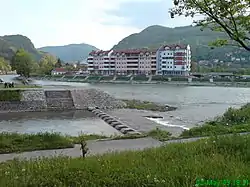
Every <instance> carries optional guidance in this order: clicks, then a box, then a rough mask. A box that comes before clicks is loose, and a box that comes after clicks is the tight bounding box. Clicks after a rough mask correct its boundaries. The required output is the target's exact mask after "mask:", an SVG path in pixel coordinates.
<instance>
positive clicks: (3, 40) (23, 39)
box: [0, 34, 42, 60]
mask: <svg viewBox="0 0 250 187" xmlns="http://www.w3.org/2000/svg"><path fill="white" fill-rule="evenodd" d="M20 48H23V49H24V50H25V51H27V52H29V53H30V54H31V55H32V56H33V57H34V58H35V59H36V60H39V59H40V58H41V57H42V53H41V52H39V51H38V50H36V48H35V46H34V44H33V43H32V41H31V40H30V38H28V37H27V36H24V35H21V34H15V35H4V36H0V56H2V57H4V58H5V59H7V60H10V59H11V58H12V57H13V55H14V54H15V52H16V51H17V50H18V49H20Z"/></svg>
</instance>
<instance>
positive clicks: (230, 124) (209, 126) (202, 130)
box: [180, 104, 250, 138]
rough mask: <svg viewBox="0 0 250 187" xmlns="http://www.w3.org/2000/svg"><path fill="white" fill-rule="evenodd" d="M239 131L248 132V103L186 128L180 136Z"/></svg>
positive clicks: (249, 105) (249, 122)
mask: <svg viewBox="0 0 250 187" xmlns="http://www.w3.org/2000/svg"><path fill="white" fill-rule="evenodd" d="M240 132H250V104H246V105H244V106H242V107H241V108H239V109H235V108H229V109H228V110H227V111H226V112H225V113H224V114H223V115H222V116H221V117H218V118H217V119H215V120H213V121H210V122H207V123H205V124H204V125H202V126H200V127H194V128H191V129H190V130H186V131H184V132H183V133H182V134H181V135H180V137H182V138H190V137H200V136H211V135H222V134H230V133H240Z"/></svg>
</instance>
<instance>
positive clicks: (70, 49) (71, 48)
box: [38, 43, 99, 62]
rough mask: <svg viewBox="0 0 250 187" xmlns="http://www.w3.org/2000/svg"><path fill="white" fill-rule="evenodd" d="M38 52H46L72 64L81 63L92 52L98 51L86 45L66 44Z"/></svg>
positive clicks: (43, 48) (45, 48)
mask: <svg viewBox="0 0 250 187" xmlns="http://www.w3.org/2000/svg"><path fill="white" fill-rule="evenodd" d="M38 50H39V51H44V52H48V53H50V54H52V55H55V56H57V57H58V58H60V59H61V60H63V61H66V62H73V61H81V60H84V59H86V58H87V57H88V55H89V53H90V52H91V51H92V50H99V49H98V48H97V47H95V46H93V45H90V44H86V43H79V44H67V45H61V46H60V45H59V46H45V47H40V48H38Z"/></svg>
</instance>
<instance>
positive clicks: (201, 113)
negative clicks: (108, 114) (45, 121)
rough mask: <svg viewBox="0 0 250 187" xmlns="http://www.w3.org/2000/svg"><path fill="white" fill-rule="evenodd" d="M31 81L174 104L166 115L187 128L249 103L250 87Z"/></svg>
mask: <svg viewBox="0 0 250 187" xmlns="http://www.w3.org/2000/svg"><path fill="white" fill-rule="evenodd" d="M0 78H1V77H0ZM3 79H4V78H3ZM35 84H41V85H43V86H44V87H45V88H55V87H61V88H68V87H71V88H98V89H101V90H103V91H106V92H108V93H110V94H111V95H114V96H115V97H117V98H124V99H140V100H148V101H154V102H159V103H164V104H168V105H173V106H177V107H178V109H177V110H176V111H172V112H169V113H168V115H171V116H174V119H176V120H175V122H173V123H176V124H177V123H178V124H177V125H183V124H184V125H185V126H188V127H193V126H194V124H197V123H201V122H203V121H205V120H207V119H212V118H214V117H216V116H218V115H221V114H222V113H223V112H225V110H226V109H227V108H229V107H240V106H242V105H243V104H245V103H247V102H250V88H234V87H195V86H177V85H176V86H175V85H165V84H164V85H160V84H155V85H131V84H87V83H73V82H55V81H41V80H40V81H35ZM81 120H82V121H85V120H84V119H81ZM85 122H86V123H89V122H87V121H85ZM33 123H34V121H33Z"/></svg>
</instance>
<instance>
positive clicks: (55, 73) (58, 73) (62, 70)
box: [51, 68, 68, 75]
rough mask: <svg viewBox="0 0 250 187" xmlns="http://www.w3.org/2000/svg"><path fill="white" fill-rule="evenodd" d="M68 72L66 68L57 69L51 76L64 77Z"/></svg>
mask: <svg viewBox="0 0 250 187" xmlns="http://www.w3.org/2000/svg"><path fill="white" fill-rule="evenodd" d="M67 72H68V71H67V70H66V69H64V68H55V69H53V70H52V71H51V75H64V74H66V73H67Z"/></svg>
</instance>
